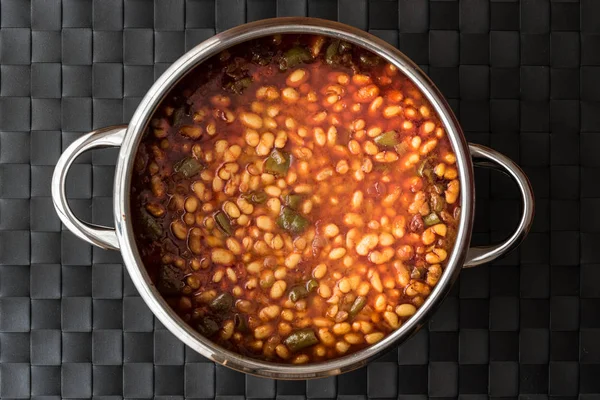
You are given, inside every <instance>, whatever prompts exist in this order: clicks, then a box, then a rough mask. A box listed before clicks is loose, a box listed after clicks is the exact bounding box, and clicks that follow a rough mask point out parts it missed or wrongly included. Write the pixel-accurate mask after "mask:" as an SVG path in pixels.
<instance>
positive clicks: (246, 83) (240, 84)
mask: <svg viewBox="0 0 600 400" xmlns="http://www.w3.org/2000/svg"><path fill="white" fill-rule="evenodd" d="M250 85H252V78H250V77H248V76H247V77H245V78H242V79H238V80H236V81H235V82H234V83H233V84H232V85H231V90H232V91H233V92H234V93H236V94H242V93H244V90H245V89H247V88H249V87H250Z"/></svg>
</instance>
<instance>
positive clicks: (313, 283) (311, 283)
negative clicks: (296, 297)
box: [306, 279, 319, 292]
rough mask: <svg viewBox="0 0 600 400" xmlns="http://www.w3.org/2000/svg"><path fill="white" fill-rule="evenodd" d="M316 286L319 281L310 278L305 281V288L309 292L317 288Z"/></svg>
mask: <svg viewBox="0 0 600 400" xmlns="http://www.w3.org/2000/svg"><path fill="white" fill-rule="evenodd" d="M318 287H319V282H317V281H316V280H314V279H310V280H309V281H308V282H306V290H308V291H309V292H312V291H315V290H317V288H318Z"/></svg>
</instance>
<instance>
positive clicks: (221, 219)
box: [215, 211, 233, 236]
mask: <svg viewBox="0 0 600 400" xmlns="http://www.w3.org/2000/svg"><path fill="white" fill-rule="evenodd" d="M215 221H216V223H217V226H218V227H219V229H221V231H223V233H225V234H226V235H227V236H231V235H233V227H232V226H231V222H230V221H229V217H227V215H225V213H224V212H223V211H217V213H216V214H215Z"/></svg>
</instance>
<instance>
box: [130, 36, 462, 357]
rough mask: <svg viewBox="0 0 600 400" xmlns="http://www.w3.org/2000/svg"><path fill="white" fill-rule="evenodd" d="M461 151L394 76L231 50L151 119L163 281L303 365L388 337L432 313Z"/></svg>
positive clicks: (141, 224) (155, 270) (151, 251)
mask: <svg viewBox="0 0 600 400" xmlns="http://www.w3.org/2000/svg"><path fill="white" fill-rule="evenodd" d="M459 196H460V184H459V180H458V170H457V166H456V157H455V155H454V153H453V151H452V148H451V145H450V142H449V140H448V137H447V136H446V132H445V130H444V127H443V126H442V124H441V123H440V120H439V119H438V117H437V115H436V114H435V111H434V110H433V108H432V107H431V105H430V104H429V103H428V102H427V100H426V99H425V98H424V97H423V95H422V94H421V93H420V92H419V91H418V90H417V89H416V87H415V86H414V85H413V84H412V83H411V82H410V81H409V79H408V78H406V77H405V76H404V75H402V74H401V73H400V72H399V71H398V69H397V68H396V67H394V66H393V65H390V64H389V63H387V62H384V60H382V59H380V58H378V57H377V56H375V55H373V54H372V53H369V52H367V51H365V50H361V49H359V48H356V46H353V45H351V44H349V43H346V42H343V41H339V40H336V39H332V38H325V37H316V36H307V35H284V36H276V37H269V38H263V39H260V40H257V41H255V42H251V43H245V44H244V45H241V46H237V47H234V48H231V49H229V50H228V51H225V52H223V53H221V54H219V55H218V56H215V57H213V58H211V59H210V60H208V61H206V62H205V63H203V64H202V65H200V66H199V67H197V68H196V69H195V70H194V71H193V72H192V73H191V75H190V76H188V77H186V78H185V79H184V80H183V81H182V82H181V83H179V84H178V86H177V88H175V89H174V91H173V92H172V93H171V94H170V95H169V97H168V98H167V99H165V101H164V102H163V104H162V105H161V107H160V108H159V109H158V110H157V111H156V114H155V115H154V117H153V119H152V121H151V123H150V126H149V127H148V129H147V133H146V135H145V136H144V138H143V139H142V142H141V144H140V147H139V150H138V153H137V158H136V162H135V172H134V179H133V185H132V197H131V198H132V204H131V207H132V211H133V215H134V228H135V233H136V240H137V245H138V248H139V251H140V253H141V256H142V259H143V261H144V264H145V266H146V268H147V269H148V271H149V273H150V275H151V277H152V279H153V282H154V283H155V285H156V287H157V288H158V290H159V291H160V293H161V294H162V295H163V296H164V297H165V298H166V299H167V301H168V303H169V304H170V305H171V306H172V307H173V308H174V309H175V310H176V311H177V313H178V314H179V315H180V316H181V317H182V318H183V319H184V320H185V321H187V322H188V323H189V324H190V325H191V326H192V327H193V328H194V329H196V330H198V332H200V333H201V334H202V335H204V336H206V337H208V338H210V339H211V340H213V341H215V342H217V343H218V344H219V345H221V346H223V347H224V348H227V349H229V350H232V351H234V352H238V353H241V354H243V355H246V356H249V357H253V358H258V359H262V360H269V361H274V362H285V363H294V364H301V363H307V362H319V361H324V360H328V359H332V358H336V357H340V356H344V355H347V354H350V353H352V352H355V351H357V350H360V349H362V348H364V347H366V346H369V345H371V344H373V343H376V342H378V341H380V340H382V339H383V338H384V337H385V336H386V335H389V334H390V333H392V332H393V331H394V330H396V329H398V328H399V327H400V326H401V325H402V324H403V323H404V322H405V321H406V320H407V319H408V318H410V317H411V316H412V315H413V314H415V312H416V311H417V309H418V308H419V307H420V306H421V305H422V304H423V303H424V301H425V300H426V298H427V296H428V295H429V294H430V293H431V291H432V289H433V288H434V286H435V285H436V284H437V282H438V280H439V279H440V277H441V275H442V273H443V269H444V266H445V263H446V262H447V259H448V257H449V254H450V253H451V250H452V247H453V244H454V240H455V236H456V230H457V226H458V221H459V215H460V207H459V204H460V201H459V198H460V197H459Z"/></svg>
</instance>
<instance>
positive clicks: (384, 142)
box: [373, 131, 400, 147]
mask: <svg viewBox="0 0 600 400" xmlns="http://www.w3.org/2000/svg"><path fill="white" fill-rule="evenodd" d="M373 141H375V143H376V144H377V145H379V146H381V147H394V146H396V145H398V144H400V139H399V138H398V132H396V131H387V132H383V133H382V134H381V135H379V136H376V137H375V139H373Z"/></svg>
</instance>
